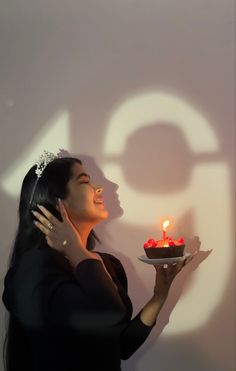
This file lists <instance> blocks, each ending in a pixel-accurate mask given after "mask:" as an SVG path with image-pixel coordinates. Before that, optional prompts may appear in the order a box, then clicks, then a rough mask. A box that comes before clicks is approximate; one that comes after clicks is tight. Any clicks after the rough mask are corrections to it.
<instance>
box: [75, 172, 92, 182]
mask: <svg viewBox="0 0 236 371" xmlns="http://www.w3.org/2000/svg"><path fill="white" fill-rule="evenodd" d="M83 176H86V177H87V178H89V179H90V175H88V174H87V173H80V174H79V175H77V176H76V178H75V180H77V179H80V178H82V177H83Z"/></svg>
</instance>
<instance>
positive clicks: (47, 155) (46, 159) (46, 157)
mask: <svg viewBox="0 0 236 371" xmlns="http://www.w3.org/2000/svg"><path fill="white" fill-rule="evenodd" d="M68 154H69V152H67V151H65V150H63V149H60V152H58V153H57V155H54V153H52V152H48V151H45V150H44V151H43V154H42V155H41V156H39V159H38V160H37V161H36V162H35V164H36V165H37V168H36V170H35V174H36V175H37V179H36V181H35V183H34V186H33V189H32V192H31V197H30V204H31V202H32V200H33V197H34V192H35V189H36V186H37V184H38V180H39V178H40V177H41V176H42V174H43V171H44V169H45V168H46V166H47V165H48V164H49V163H50V162H52V161H53V160H55V159H56V158H62V157H68Z"/></svg>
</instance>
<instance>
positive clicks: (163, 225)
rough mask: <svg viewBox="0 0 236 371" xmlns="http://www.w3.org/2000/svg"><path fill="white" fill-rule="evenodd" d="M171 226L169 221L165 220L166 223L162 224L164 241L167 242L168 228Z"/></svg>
mask: <svg viewBox="0 0 236 371" xmlns="http://www.w3.org/2000/svg"><path fill="white" fill-rule="evenodd" d="M169 224H170V221H169V220H165V221H164V223H163V224H162V232H163V240H164V241H165V240H166V228H167V227H168V225H169Z"/></svg>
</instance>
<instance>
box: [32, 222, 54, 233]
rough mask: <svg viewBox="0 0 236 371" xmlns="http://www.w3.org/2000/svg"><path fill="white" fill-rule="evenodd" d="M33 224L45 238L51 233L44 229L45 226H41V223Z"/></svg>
mask: <svg viewBox="0 0 236 371" xmlns="http://www.w3.org/2000/svg"><path fill="white" fill-rule="evenodd" d="M34 224H35V225H36V227H37V228H38V229H40V231H41V232H43V233H44V234H45V235H46V236H48V235H49V234H50V233H51V231H50V230H49V229H48V228H46V227H45V225H43V224H42V223H40V222H38V221H37V220H34Z"/></svg>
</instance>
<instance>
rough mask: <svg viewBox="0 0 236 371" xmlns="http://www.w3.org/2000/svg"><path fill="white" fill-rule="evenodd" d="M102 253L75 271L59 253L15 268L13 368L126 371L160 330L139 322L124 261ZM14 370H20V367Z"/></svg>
mask: <svg viewBox="0 0 236 371" xmlns="http://www.w3.org/2000/svg"><path fill="white" fill-rule="evenodd" d="M96 253H98V254H99V255H100V256H101V257H102V260H103V263H104V265H105V267H106V269H107V271H108V272H109V274H110V275H111V277H112V280H111V279H110V277H109V276H108V275H107V272H106V271H105V269H104V267H103V264H102V262H101V261H99V260H95V259H86V260H83V261H81V262H80V263H79V264H78V265H77V266H76V268H73V267H72V266H71V265H70V263H69V261H68V260H67V259H66V258H65V257H64V256H62V255H61V254H60V253H58V252H57V251H55V250H53V249H51V248H42V249H38V250H31V251H29V252H27V253H25V254H24V255H23V257H22V258H21V260H20V261H19V263H18V264H17V265H15V266H12V267H11V268H10V269H9V270H8V272H7V274H6V276H5V280H4V292H3V296H2V300H3V303H4V305H5V307H6V309H7V310H8V311H9V312H10V326H12V327H13V329H14V336H13V338H10V339H9V341H10V342H11V347H12V349H13V350H12V354H11V357H12V358H11V364H13V366H12V367H13V368H12V370H21V369H22V370H24V371H54V370H55V371H98V370H99V371H100V370H103V371H120V370H121V368H120V365H121V359H122V360H126V359H128V358H129V357H131V356H132V354H133V353H134V352H135V351H136V350H137V349H138V348H139V347H140V346H141V345H142V344H143V343H144V341H145V340H146V338H147V337H148V335H149V333H150V332H151V330H152V328H153V326H154V325H155V323H156V322H155V323H154V324H153V325H152V326H147V325H145V324H144V323H143V322H142V321H141V319H140V313H141V310H140V312H139V313H138V314H137V315H136V316H135V317H134V318H133V319H131V317H132V312H133V307H132V302H131V300H130V298H129V296H128V294H127V276H126V273H125V270H124V268H123V266H122V264H121V262H120V260H118V259H117V258H115V257H114V256H113V255H111V254H108V253H101V252H96ZM14 366H16V367H15V368H14Z"/></svg>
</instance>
